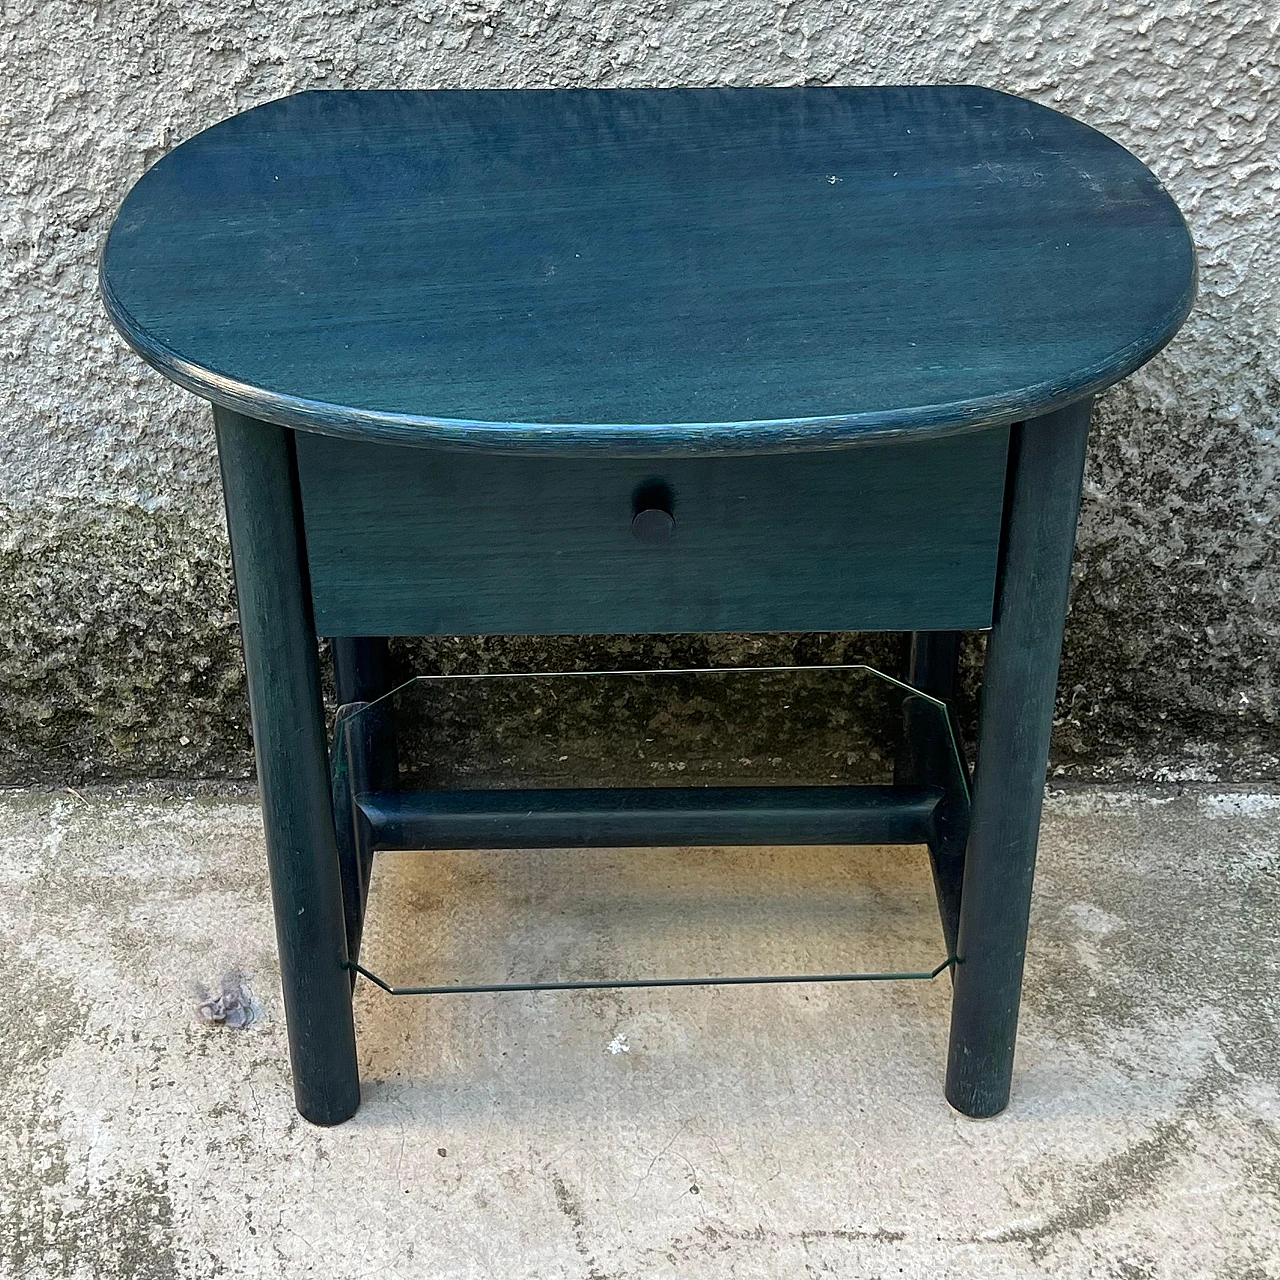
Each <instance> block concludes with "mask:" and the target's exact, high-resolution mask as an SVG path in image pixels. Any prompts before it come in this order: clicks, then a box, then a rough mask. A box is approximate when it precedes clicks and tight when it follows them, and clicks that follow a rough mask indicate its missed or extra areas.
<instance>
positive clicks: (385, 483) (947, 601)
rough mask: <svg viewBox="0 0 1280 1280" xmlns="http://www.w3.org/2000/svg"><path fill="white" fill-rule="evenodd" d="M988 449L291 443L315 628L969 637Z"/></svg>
mask: <svg viewBox="0 0 1280 1280" xmlns="http://www.w3.org/2000/svg"><path fill="white" fill-rule="evenodd" d="M1008 439H1009V433H1008V429H1007V428H1003V427H1001V428H992V429H989V430H982V431H974V432H968V433H964V434H960V435H954V436H948V437H944V438H942V439H938V440H932V441H913V442H909V443H880V444H873V445H867V446H864V447H860V448H854V449H844V450H835V451H832V452H829V453H809V454H790V455H781V456H780V455H777V454H774V455H771V456H761V457H728V458H685V459H670V460H666V459H648V460H645V459H638V460H637V459H630V460H628V459H617V458H609V457H601V458H598V459H594V458H564V459H557V458H542V457H538V458H528V457H519V456H504V455H497V454H491V453H480V452H445V451H439V450H430V449H413V448H401V447H397V446H392V445H379V444H364V443H357V442H354V441H349V440H340V439H337V438H335V437H332V436H322V435H314V434H308V433H303V432H300V433H298V435H297V446H298V467H299V474H300V478H301V486H302V503H303V511H304V515H305V521H306V536H307V555H308V559H309V561H310V569H311V590H312V595H313V598H314V602H315V613H316V630H317V631H318V633H319V634H320V635H328V636H351V635H500V634H507V635H519V634H525V635H570V634H600V633H610V632H611V633H631V632H676V631H857V630H867V631H927V630H949V629H956V630H961V629H976V628H981V627H987V626H989V625H990V624H991V614H992V602H993V598H994V592H995V579H996V562H997V557H998V549H999V542H1000V524H1001V511H1002V504H1003V500H1004V483H1005V466H1006V459H1007V454H1008ZM640 512H643V513H644V514H639V513H640Z"/></svg>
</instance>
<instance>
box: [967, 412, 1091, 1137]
mask: <svg viewBox="0 0 1280 1280" xmlns="http://www.w3.org/2000/svg"><path fill="white" fill-rule="evenodd" d="M1091 408H1092V401H1091V400H1087V401H1083V402H1081V403H1079V404H1076V405H1072V406H1071V407H1069V408H1067V409H1063V410H1060V411H1059V412H1057V413H1052V414H1047V415H1046V416H1044V417H1042V418H1036V419H1033V420H1032V421H1030V422H1027V423H1024V424H1023V425H1022V426H1021V427H1020V428H1017V429H1016V430H1015V432H1014V436H1013V440H1012V441H1011V450H1012V453H1011V462H1010V489H1009V493H1008V497H1007V499H1006V509H1005V533H1004V546H1003V549H1002V556H1001V566H1000V585H999V589H998V595H997V606H996V618H995V625H994V626H993V627H992V630H991V633H990V635H989V636H988V638H987V657H986V667H985V671H984V675H983V687H982V714H981V723H980V728H979V735H978V758H977V765H976V769H975V777H974V797H973V811H972V817H971V825H970V831H969V841H968V847H967V849H966V853H965V869H964V882H963V889H962V893H961V901H960V928H959V941H958V948H957V953H958V955H959V959H960V963H959V964H958V965H957V966H956V969H955V971H954V972H955V985H954V994H953V997H952V1006H951V1048H950V1054H949V1059H948V1063H947V1100H948V1101H949V1102H950V1103H951V1105H952V1106H953V1107H955V1108H956V1109H957V1110H959V1111H962V1112H964V1113H965V1114H966V1115H970V1116H993V1115H995V1114H997V1113H998V1112H1000V1111H1002V1110H1004V1108H1005V1106H1006V1105H1007V1103H1008V1101H1009V1085H1010V1081H1011V1079H1012V1075H1013V1050H1014V1041H1015V1038H1016V1036H1017V1028H1018V1004H1019V1000H1020V996H1021V990H1022V965H1023V959H1024V956H1025V953H1026V942H1027V918H1028V915H1029V912H1030V907H1031V884H1032V877H1033V875H1034V871H1035V859H1036V844H1037V841H1038V839H1039V834H1040V809H1041V805H1042V803H1043V800H1044V782H1045V766H1046V764H1047V761H1048V756H1049V734H1050V730H1051V728H1052V724H1053V705H1054V695H1055V693H1056V690H1057V683H1058V660H1059V656H1060V653H1061V649H1062V628H1063V623H1064V621H1065V618H1066V610H1067V592H1068V588H1069V586H1070V581H1071V560H1072V555H1073V552H1074V548H1075V530H1076V520H1077V517H1078V515H1079V510H1080V487H1081V479H1082V476H1083V472H1084V458H1085V445H1086V442H1087V438H1088V432H1089V414H1090V410H1091Z"/></svg>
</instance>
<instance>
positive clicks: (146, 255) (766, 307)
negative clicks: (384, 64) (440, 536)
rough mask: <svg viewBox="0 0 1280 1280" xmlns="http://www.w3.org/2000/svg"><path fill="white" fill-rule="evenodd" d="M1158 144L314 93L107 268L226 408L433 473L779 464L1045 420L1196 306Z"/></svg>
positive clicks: (981, 116) (608, 101) (854, 100)
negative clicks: (740, 459) (446, 450)
mask: <svg viewBox="0 0 1280 1280" xmlns="http://www.w3.org/2000/svg"><path fill="white" fill-rule="evenodd" d="M1194 275H1195V269H1194V257H1193V252H1192V247H1191V241H1190V238H1189V236H1188V234H1187V229H1186V227H1185V225H1184V223H1183V220H1182V218H1181V216H1180V214H1179V213H1178V210H1177V208H1176V207H1175V206H1174V204H1173V201H1172V200H1171V199H1170V198H1169V196H1168V195H1167V194H1166V193H1165V191H1164V189H1163V188H1162V187H1161V186H1160V184H1159V182H1158V181H1157V180H1156V179H1155V178H1154V177H1153V176H1152V175H1151V174H1150V173H1149V172H1148V171H1147V170H1146V169H1145V168H1144V167H1143V166H1142V165H1141V164H1140V163H1139V162H1138V161H1137V160H1136V159H1135V158H1134V157H1133V156H1132V155H1130V154H1129V153H1128V152H1127V151H1125V150H1124V149H1123V148H1121V147H1120V146H1118V145H1117V144H1116V143H1114V142H1111V141H1110V140H1108V139H1107V138H1105V137H1104V136H1103V135H1102V134H1100V133H1097V132H1095V131H1093V130H1092V129H1089V128H1087V127H1085V126H1084V125H1082V124H1079V123H1077V122H1075V121H1072V120H1070V119H1068V118H1067V117H1065V116H1062V115H1059V114H1057V113H1055V112H1053V111H1051V110H1049V109H1047V108H1045V107H1041V106H1037V105H1035V104H1032V103H1030V102H1026V101H1024V100H1021V99H1019V98H1015V97H1011V96H1008V95H1005V94H1001V93H997V92H994V91H991V90H987V89H980V88H972V87H946V88H927V87H909V88H901V87H900V88H861V89H844V88H789V89H702V90H610V91H591V90H586V91H577V90H574V91H567V90H566V91H561V90H556V91H483V92H482V91H431V92H406V93H402V92H395V93H392V92H381V93H371V92H362V93H347V92H320V93H307V94H301V95H298V96H295V97H291V98H286V99H283V100H281V101H278V102H274V103H270V104H268V105H266V106H262V107H259V108H257V109H255V110H253V111H250V112H247V113H245V114H242V115H239V116H237V117H235V118H234V119H231V120H228V121H225V122H224V123H222V124H220V125H217V126H215V127H213V128H211V129H208V130H206V131H205V132H204V133H201V134H200V135H199V136H197V137H196V138H194V139H192V140H191V141H190V142H188V143H186V144H184V145H183V146H181V147H179V148H177V149H176V150H175V151H174V152H172V153H171V154H170V155H168V156H166V157H165V158H164V159H162V160H161V161H160V162H159V163H158V164H157V165H155V166H154V167H153V168H152V169H151V170H150V171H149V172H148V173H147V174H146V175H145V176H144V177H143V178H142V179H141V180H140V181H139V182H138V184H137V185H136V186H135V187H134V189H133V191H132V192H131V193H130V195H129V196H128V198H127V199H126V200H125V202H124V205H123V207H122V208H121V210H120V214H119V217H118V218H117V220H116V222H115V225H114V227H113V229H112V231H111V236H110V240H109V242H108V244H107V247H106V250H105V254H104V257H103V262H102V288H103V295H104V298H105V300H106V305H107V308H108V311H109V312H110V314H111V316H112V318H113V320H114V321H115V323H116V324H117V326H118V327H119V328H120V330H121V331H122V333H123V334H124V335H125V337H126V338H127V339H128V341H129V342H130V343H132V344H133V346H134V347H135V349H136V350H137V351H138V352H139V353H140V354H141V355H142V356H143V357H144V358H145V359H147V360H149V361H150V362H151V363H152V364H154V365H155V366H156V367H157V368H158V369H160V370H161V371H162V372H163V373H165V374H166V375H167V376H168V377H170V378H172V379H173V380H174V381H176V382H178V383H180V384H181V385H183V386H185V387H187V388H189V389H191V390H193V391H195V392H197V393H198V394H200V395H202V396H205V397H206V398H208V399H210V400H212V401H214V402H215V403H219V404H222V405H226V406H229V407H232V408H235V409H238V410H240V411H241V412H244V413H246V414H250V415H252V416H254V417H257V418H262V419H265V420H268V421H272V422H278V423H282V424H285V425H289V426H297V427H305V428H309V429H312V430H316V431H322V432H329V433H333V434H339V435H348V436H356V437H362V438H369V439H381V440H389V441H398V442H401V443H409V444H434V445H457V446H466V445H475V446H482V447H485V448H490V449H499V450H508V451H521V450H551V451H560V452H592V451H607V452H609V453H611V454H617V453H620V452H624V451H625V452H631V453H640V454H662V453H687V452H719V453H734V452H747V453H750V452H761V451H769V450H787V451H790V450H801V449H810V448H820V447H830V446H833V445H841V444H847V443H854V442H858V441H861V440H864V439H867V438H869V437H873V436H877V435H883V434H886V433H889V434H893V433H899V432H904V431H916V432H926V431H928V432H942V431H951V430H954V429H957V428H963V427H969V426H974V425H989V424H995V423H1010V422H1014V421H1020V420H1022V419H1025V418H1027V417H1030V416H1032V415H1035V414H1040V413H1045V412H1047V411H1049V410H1050V409H1052V408H1055V407H1057V406H1061V405H1065V404H1068V403H1070V402H1072V401H1074V400H1078V399H1080V398H1081V397H1082V396H1085V395H1087V394H1089V393H1091V392H1094V391H1096V390H1098V389H1101V388H1102V387H1105V386H1107V385H1109V384H1110V383H1112V382H1115V381H1117V380H1118V379H1120V378H1122V377H1123V376H1124V375H1125V374H1127V373H1129V372H1130V371H1132V370H1133V369H1135V368H1137V367H1138V366H1139V365H1141V364H1142V363H1143V362H1144V361H1146V360H1147V359H1149V358H1150V356H1151V355H1152V354H1153V353H1154V352H1155V351H1156V350H1158V349H1159V348H1160V347H1161V346H1162V345H1163V344H1164V343H1165V342H1167V341H1168V339H1169V338H1170V337H1171V336H1172V334H1173V333H1174V331H1175V330H1176V329H1177V327H1178V325H1179V323H1180V322H1181V320H1182V319H1183V317H1184V316H1185V315H1186V313H1187V310H1188V308H1189V306H1190V303H1191V299H1192V295H1193V291H1194Z"/></svg>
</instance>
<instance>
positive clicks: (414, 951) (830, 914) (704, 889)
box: [351, 846, 954, 995]
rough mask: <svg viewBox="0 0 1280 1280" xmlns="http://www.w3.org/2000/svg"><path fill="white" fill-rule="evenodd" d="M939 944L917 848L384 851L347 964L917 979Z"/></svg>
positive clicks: (507, 981) (544, 986)
mask: <svg viewBox="0 0 1280 1280" xmlns="http://www.w3.org/2000/svg"><path fill="white" fill-rule="evenodd" d="M940 942H941V939H940V938H939V931H938V918H937V913H936V910H935V907H934V903H933V887H932V884H931V881H930V873H929V861H928V858H927V856H926V855H925V853H924V851H923V850H915V849H889V848H872V847H859V848H836V847H830V846H813V847H792V848H768V849H752V848H747V847H738V848H726V849H697V850H694V849H644V850H634V849H628V850H612V849H611V850H556V851H554V852H552V851H545V852H542V851H489V852H483V853H479V852H475V851H457V852H440V853H420V852H417V851H399V852H392V853H381V854H378V855H377V857H376V858H375V860H374V869H373V875H372V878H371V884H370V891H369V904H368V912H367V916H366V921H365V926H364V940H363V945H362V954H361V956H360V959H359V961H358V962H357V961H353V962H352V963H351V967H352V969H353V972H355V973H358V974H360V975H361V976H363V977H364V978H366V979H367V980H368V981H370V982H371V983H373V984H374V985H375V986H377V987H379V988H381V989H382V990H383V991H384V992H386V993H388V994H390V995H449V994H477V993H490V992H528V991H591V990H607V989H610V988H645V987H693V986H744V985H748V984H757V983H761V984H764V983H768V984H780V985H781V984H785V985H794V984H799V983H838V982H870V981H888V980H894V981H908V980H910V981H927V980H929V979H933V978H936V977H939V976H940V975H942V974H943V973H945V972H946V971H947V970H948V969H950V968H951V966H952V965H953V964H954V959H953V957H951V956H949V955H947V954H946V952H945V951H944V950H943V948H942V947H941V946H940V945H939V944H940ZM677 974H692V975H696V976H691V977H683V976H671V975H677ZM744 974H745V975H761V976H740V975H744Z"/></svg>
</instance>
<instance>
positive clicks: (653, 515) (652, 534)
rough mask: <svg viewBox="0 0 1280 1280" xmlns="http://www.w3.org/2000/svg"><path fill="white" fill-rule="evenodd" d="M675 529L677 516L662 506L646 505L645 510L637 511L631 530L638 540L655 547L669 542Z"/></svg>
mask: <svg viewBox="0 0 1280 1280" xmlns="http://www.w3.org/2000/svg"><path fill="white" fill-rule="evenodd" d="M675 530H676V518H675V516H673V515H672V514H671V512H670V511H664V510H663V509H662V508H661V507H646V508H645V509H644V510H643V511H637V512H636V514H635V518H634V519H633V520H632V521H631V532H632V533H633V534H635V537H636V540H637V541H638V542H647V543H648V544H649V545H650V546H654V547H657V546H661V545H662V544H663V543H664V542H669V541H670V540H671V535H672V534H673V533H674V532H675Z"/></svg>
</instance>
